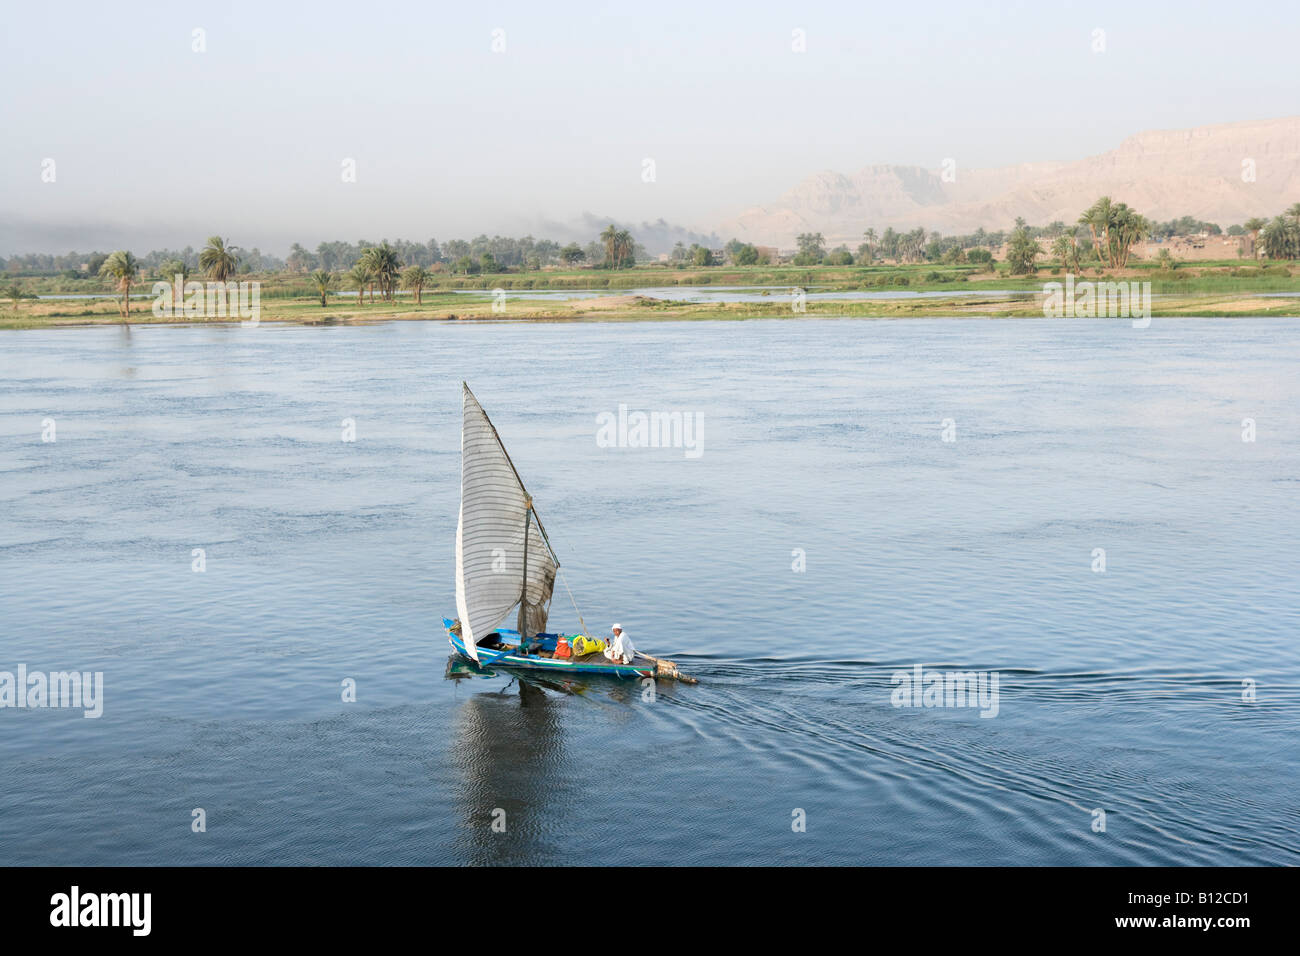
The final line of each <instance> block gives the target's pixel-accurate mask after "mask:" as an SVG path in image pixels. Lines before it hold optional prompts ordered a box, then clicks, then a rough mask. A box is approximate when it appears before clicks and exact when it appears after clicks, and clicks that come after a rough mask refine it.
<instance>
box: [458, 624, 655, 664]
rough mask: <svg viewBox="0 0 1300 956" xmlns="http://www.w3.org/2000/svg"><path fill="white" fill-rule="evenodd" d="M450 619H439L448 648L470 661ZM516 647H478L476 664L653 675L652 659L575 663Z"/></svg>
mask: <svg viewBox="0 0 1300 956" xmlns="http://www.w3.org/2000/svg"><path fill="white" fill-rule="evenodd" d="M454 623H455V622H454V621H450V620H448V619H447V618H443V620H442V624H443V627H444V628H446V630H447V640H448V641H450V642H451V646H452V648H453V649H454V650H455V651H456V653H458V654H460V655H461V656H462V657H464V658H465V659H466V660H472V658H471V657H470V656H469V654H468V653H466V651H465V644H464V642H463V641H462V640H461V637H460V635H459V634H454V633H452V630H451V627H452V625H453V624H454ZM497 633H498V634H517V632H515V631H508V630H506V629H504V628H499V629H498V630H497ZM517 652H518V647H517V646H511V645H507V647H506V649H505V650H504V651H496V650H489V649H488V648H485V647H480V648H478V663H479V666H480V667H519V668H527V669H529V670H536V671H549V672H551V673H556V674H606V675H608V676H610V677H654V676H655V664H654V662H653V661H646V660H633V662H632V663H631V664H616V663H614V662H613V661H607V660H605V659H604V658H603V657H602V658H599V659H598V660H588V661H585V662H577V661H574V660H572V659H571V658H555V657H540V656H538V655H536V654H520V653H517Z"/></svg>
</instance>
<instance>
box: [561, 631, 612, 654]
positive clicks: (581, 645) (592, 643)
mask: <svg viewBox="0 0 1300 956" xmlns="http://www.w3.org/2000/svg"><path fill="white" fill-rule="evenodd" d="M569 643H570V644H572V645H573V656H574V657H582V656H583V655H584V654H594V653H596V652H597V651H603V650H604V649H605V642H604V641H602V640H601V639H600V638H598V637H587V636H586V635H585V634H575V635H574V636H573V637H571V638H570V639H569Z"/></svg>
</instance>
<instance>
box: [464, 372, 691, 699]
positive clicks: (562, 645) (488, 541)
mask: <svg viewBox="0 0 1300 956" xmlns="http://www.w3.org/2000/svg"><path fill="white" fill-rule="evenodd" d="M461 387H462V389H463V394H462V396H461V403H462V415H463V417H462V422H461V433H460V454H461V474H460V517H459V520H458V522H457V524H456V613H457V617H456V618H455V619H454V620H452V619H449V618H443V619H442V624H443V627H445V628H446V630H447V639H448V640H449V641H450V642H451V646H452V647H453V648H454V649H455V650H456V652H457V653H459V654H461V655H463V656H465V657H466V658H468V659H469V660H471V661H473V662H474V663H475V664H478V665H481V666H484V667H486V666H489V665H491V666H493V667H522V668H531V669H536V670H547V671H555V672H559V673H569V674H572V673H582V674H609V675H612V676H617V677H664V678H673V679H676V680H681V681H686V682H688V683H692V684H693V683H696V681H695V679H694V678H691V677H687V676H686V675H685V674H682V673H681V672H680V671H678V669H677V665H676V664H674V663H673V662H672V661H666V660H660V659H659V658H656V657H651V656H650V655H648V654H642V653H640V652H634V653H633V654H632V655H631V657H630V659H626V657H624V658H619V659H614V660H611V659H610V658H609V657H608V656H606V654H605V648H604V644H603V642H600V641H597V640H595V639H594V638H592V637H591V635H589V634H588V633H587V629H586V624H585V622H583V621H582V615H581V614H579V615H578V620H579V622H580V623H582V627H583V630H582V633H581V634H561V633H552V632H548V631H547V630H546V623H547V618H548V617H549V615H550V606H551V594H552V591H553V589H554V587H555V578H556V574H557V573H558V572H559V568H560V561H559V559H558V558H557V557H556V556H555V551H554V549H552V548H551V542H550V539H549V538H548V537H547V535H546V529H545V528H544V527H543V526H542V522H541V519H540V518H539V517H538V515H537V511H536V510H535V509H534V507H533V499H532V496H531V495H530V494H529V493H528V491H527V489H526V488H524V483H523V481H522V480H521V479H520V477H519V472H518V471H516V470H515V466H514V462H512V461H511V460H510V456H509V455H508V454H507V453H506V449H505V445H504V444H502V442H501V437H500V436H499V435H498V434H497V430H496V428H495V427H494V426H493V424H492V422H491V420H490V419H489V418H488V416H487V412H485V411H483V406H481V405H480V404H479V403H478V399H476V398H475V397H474V393H473V392H471V391H470V390H469V386H468V385H467V384H465V383H464V382H462V383H461ZM516 609H517V611H516V621H515V627H514V629H509V628H503V627H501V623H502V622H503V621H505V620H506V619H507V617H508V615H509V614H510V612H511V611H512V610H516ZM574 609H575V611H576V610H577V606H576V604H575V606H574Z"/></svg>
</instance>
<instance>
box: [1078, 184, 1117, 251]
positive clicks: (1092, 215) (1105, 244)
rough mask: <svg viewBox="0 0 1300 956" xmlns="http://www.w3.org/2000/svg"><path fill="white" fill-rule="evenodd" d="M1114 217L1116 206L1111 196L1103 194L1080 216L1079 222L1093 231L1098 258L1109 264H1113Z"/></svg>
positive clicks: (1093, 242)
mask: <svg viewBox="0 0 1300 956" xmlns="http://www.w3.org/2000/svg"><path fill="white" fill-rule="evenodd" d="M1114 218H1115V207H1114V204H1113V203H1112V202H1111V201H1110V197H1109V196H1102V197H1101V198H1100V199H1098V200H1097V201H1096V202H1095V203H1093V204H1092V205H1091V206H1089V207H1088V209H1087V210H1086V211H1085V212H1084V214H1083V215H1082V216H1080V217H1079V224H1080V225H1084V226H1087V227H1088V228H1089V229H1090V230H1091V231H1092V245H1093V248H1095V249H1096V250H1097V253H1098V255H1097V258H1098V259H1100V260H1101V261H1102V263H1104V264H1107V265H1111V264H1113V257H1112V254H1111V248H1110V227H1111V223H1112V221H1113V220H1114ZM1098 229H1100V230H1101V238H1098V237H1097V230H1098Z"/></svg>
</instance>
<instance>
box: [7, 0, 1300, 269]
mask: <svg viewBox="0 0 1300 956" xmlns="http://www.w3.org/2000/svg"><path fill="white" fill-rule="evenodd" d="M10 6H11V9H7V10H6V13H5V28H4V30H2V31H0V84H3V88H4V89H5V90H6V91H7V94H8V95H6V96H5V97H2V98H0V122H3V124H4V128H5V135H4V137H3V139H0V256H6V255H12V254H20V253H25V252H45V253H66V252H67V251H69V250H70V249H74V248H75V249H79V250H90V249H96V248H98V249H112V248H123V247H125V248H134V249H150V248H160V247H174V248H181V247H184V246H186V245H198V244H200V243H202V242H203V241H204V239H205V238H206V237H207V236H210V235H212V234H213V233H220V234H222V235H223V236H229V237H230V238H231V240H232V242H234V243H236V244H238V245H240V246H241V247H244V248H253V247H261V248H262V249H264V250H267V251H269V252H273V253H275V254H277V255H285V254H286V253H287V252H288V250H289V247H290V245H291V244H292V243H294V242H300V243H302V244H303V245H305V246H307V247H308V248H314V247H315V246H316V244H317V243H319V242H321V241H328V240H348V241H356V240H358V239H360V238H363V237H364V238H368V239H370V240H373V241H378V240H380V239H382V238H385V237H387V238H390V239H395V238H405V239H411V240H419V241H427V240H428V239H429V238H430V237H435V238H437V239H438V240H440V241H445V240H446V239H448V238H451V237H460V238H470V237H472V236H475V235H478V234H480V233H487V234H489V235H492V234H502V235H513V236H522V235H525V234H527V233H531V234H533V235H534V236H538V237H542V236H546V237H548V238H553V239H556V240H560V241H568V240H570V239H575V240H582V241H588V240H590V239H591V238H592V234H591V231H590V224H591V222H592V221H604V222H608V221H610V220H613V221H615V222H617V223H619V224H620V225H622V226H625V227H627V228H630V229H632V230H633V231H634V234H637V235H638V239H642V237H641V235H640V232H646V233H647V235H646V237H645V238H644V239H642V242H643V244H644V245H645V246H646V248H647V249H649V250H651V251H663V249H664V246H663V245H660V244H659V240H658V239H656V237H655V236H652V235H649V234H648V233H651V232H656V233H660V234H662V236H663V240H664V242H666V243H669V244H671V242H674V241H676V239H677V238H679V236H678V235H676V234H674V232H673V227H677V228H678V229H681V230H686V231H688V232H693V233H695V234H697V235H700V236H709V235H716V236H717V238H719V239H720V240H723V241H725V240H726V239H729V238H731V235H730V234H729V233H728V224H729V223H730V224H735V225H736V226H737V227H744V228H746V229H751V230H752V231H753V234H754V236H755V238H760V237H761V238H765V239H766V240H767V243H768V244H777V245H780V246H782V247H785V248H789V247H790V246H791V245H792V244H793V241H794V236H795V235H797V234H798V232H799V231H801V230H802V229H806V228H812V229H814V230H817V229H821V230H822V231H823V232H825V233H827V235H828V238H832V237H838V238H840V239H842V240H844V241H847V240H848V239H849V238H853V239H857V238H859V237H860V234H861V231H862V229H863V228H865V227H866V226H867V225H874V228H877V229H880V228H883V227H885V226H888V225H889V224H890V223H891V222H896V223H897V224H898V225H897V228H901V227H903V226H906V227H907V228H909V229H910V228H916V227H917V226H926V227H927V228H932V227H937V228H941V229H942V228H944V227H945V226H949V227H951V228H958V227H960V228H972V227H974V226H977V225H983V226H984V227H985V228H988V229H1005V228H1007V227H1008V226H1009V225H1010V221H1011V219H1013V218H1014V215H1015V214H1016V213H1017V211H1019V212H1020V213H1021V214H1024V215H1025V218H1027V219H1029V220H1030V221H1031V222H1035V221H1045V220H1047V219H1048V218H1049V217H1050V218H1062V219H1064V220H1066V221H1069V220H1070V219H1071V218H1073V217H1074V216H1077V214H1078V212H1079V211H1080V210H1081V209H1082V208H1083V207H1084V206H1086V204H1087V203H1090V202H1091V201H1092V200H1093V199H1095V198H1096V195H1087V196H1086V202H1083V203H1080V202H1079V201H1078V197H1076V196H1075V195H1073V194H1072V193H1071V192H1070V190H1069V189H1068V188H1067V186H1068V184H1067V183H1065V182H1064V181H1063V179H1064V177H1065V176H1066V173H1067V171H1069V170H1070V168H1071V167H1077V168H1076V169H1075V170H1074V171H1075V172H1079V171H1082V172H1083V173H1085V174H1086V181H1087V182H1088V183H1090V184H1092V183H1096V184H1098V185H1105V184H1107V183H1109V182H1113V183H1114V184H1115V186H1116V188H1115V190H1114V191H1115V192H1116V193H1117V198H1122V199H1124V200H1125V201H1127V202H1129V203H1130V204H1131V205H1133V206H1135V207H1136V208H1138V209H1139V210H1141V211H1142V212H1143V213H1144V214H1146V215H1148V216H1181V215H1187V214H1192V215H1197V216H1201V217H1203V218H1208V219H1212V220H1215V221H1220V222H1221V224H1223V225H1225V226H1226V225H1227V224H1228V222H1227V221H1225V220H1228V219H1240V218H1242V216H1243V214H1244V213H1245V206H1246V200H1247V199H1248V197H1249V193H1247V192H1243V190H1242V188H1241V185H1240V184H1239V183H1238V184H1237V185H1236V186H1233V183H1232V181H1233V178H1234V177H1235V176H1239V174H1240V168H1239V163H1240V159H1241V158H1242V157H1241V156H1233V155H1232V150H1233V149H1236V148H1242V149H1244V148H1245V145H1242V146H1240V147H1238V145H1237V144H1229V145H1228V146H1225V147H1223V148H1222V150H1221V152H1220V155H1219V158H1218V160H1214V156H1213V155H1212V154H1214V153H1215V152H1216V151H1220V145H1219V144H1217V143H1207V144H1203V145H1204V146H1205V151H1204V159H1205V160H1206V162H1205V163H1204V164H1203V167H1198V168H1193V169H1189V170H1184V169H1183V167H1181V166H1177V165H1175V166H1173V167H1167V166H1165V165H1162V163H1160V162H1146V163H1145V164H1143V163H1141V162H1131V163H1130V162H1129V159H1125V160H1124V162H1125V163H1128V164H1129V165H1128V167H1127V168H1128V169H1130V170H1131V172H1130V173H1126V174H1125V175H1123V176H1115V177H1111V178H1110V179H1109V180H1108V179H1107V177H1106V176H1105V175H1103V173H1105V170H1104V169H1103V168H1097V169H1093V168H1091V167H1089V166H1088V163H1089V162H1090V161H1088V160H1085V157H1090V156H1091V157H1105V156H1106V155H1107V154H1108V151H1111V150H1116V149H1117V148H1118V147H1119V144H1120V143H1121V142H1123V141H1124V140H1125V138H1126V137H1131V136H1134V135H1135V134H1138V133H1140V132H1141V131H1143V130H1151V129H1170V130H1181V129H1194V128H1201V127H1208V126H1211V125H1212V124H1220V123H1234V122H1236V121H1240V120H1251V121H1255V120H1265V119H1267V118H1270V117H1281V116H1287V115H1290V114H1294V113H1295V112H1296V104H1297V103H1300V71H1297V70H1296V69H1295V49H1294V46H1295V37H1296V36H1297V35H1300V5H1295V4H1277V5H1270V6H1265V7H1261V8H1258V9H1256V8H1254V7H1250V8H1247V7H1243V8H1241V9H1240V10H1229V9H1225V8H1224V7H1223V6H1222V5H1221V4H1213V3H1198V2H1195V0H1191V2H1185V3H1179V4H1177V5H1176V6H1169V5H1145V4H1133V3H1117V2H1107V0H1097V2H1094V3H1090V4H1088V5H1086V6H1083V5H1077V4H1070V5H1061V6H1051V5H1047V6H1044V5H1028V4H1024V5H1022V4H1014V3H1007V4H1001V5H996V6H988V5H980V4H970V3H968V2H958V0H951V2H949V0H939V2H936V3H933V4H930V5H928V6H927V7H926V8H925V10H924V15H923V16H922V15H920V11H918V10H917V9H915V8H911V7H907V6H899V7H895V8H890V7H882V6H879V5H866V4H862V5H855V4H845V3H840V2H836V3H826V4H819V3H816V2H808V3H803V4H798V5H794V6H792V5H790V4H789V3H785V2H764V0H753V2H750V3H747V4H745V5H744V6H743V7H728V6H727V5H714V6H710V5H701V4H698V3H685V2H676V0H663V2H661V3H658V4H655V5H654V6H653V7H650V8H645V9H642V8H639V7H638V8H627V9H626V10H624V9H620V8H615V7H611V6H610V5H609V4H608V3H598V2H591V3H584V2H575V3H566V4H564V5H563V7H562V8H553V7H547V6H544V5H543V6H539V5H536V4H530V3H523V2H508V0H507V2H503V3H500V4H494V5H491V6H489V7H482V6H477V7H476V6H472V5H471V6H463V5H462V6H459V7H457V6H446V5H430V4H420V3H414V2H405V0H394V2H393V3H391V4H389V5H387V6H386V7H385V8H384V10H383V12H382V15H379V14H378V13H376V12H371V11H362V10H358V8H357V7H356V6H355V5H354V4H347V3H343V2H341V0H321V2H320V3H318V4H316V5H314V6H313V7H312V8H311V9H310V10H309V11H304V10H303V9H301V8H297V7H292V6H287V5H286V6H281V5H274V4H272V5H267V4H255V3H251V2H245V0H232V2H230V3H226V4H220V5H215V6H211V5H209V6H186V5H182V4H176V3H174V2H170V3H169V2H163V0H156V2H151V0H143V2H140V3H138V4H136V5H133V6H132V9H131V12H130V14H129V15H123V14H122V13H121V12H120V11H117V10H115V9H113V8H111V7H104V6H103V5H97V4H91V3H86V2H72V3H67V4H44V5H41V4H14V5H10ZM196 30H201V31H203V32H202V37H203V44H204V46H203V50H202V51H201V52H200V51H196V50H195V49H194V44H195V42H196V40H195V31H196ZM498 31H500V32H499V33H498ZM1097 31H1101V32H1102V33H1103V34H1104V41H1105V42H1104V49H1100V50H1099V49H1097V48H1096V39H1095V36H1096V34H1097ZM498 38H499V39H500V43H499V44H498V43H497V39H498ZM1290 122H1292V123H1294V121H1290ZM1265 125H1267V124H1265ZM1293 128H1294V127H1292V129H1293ZM1144 135H1146V134H1144ZM1287 136H1290V139H1287ZM1293 140H1294V136H1293V135H1292V134H1287V135H1286V136H1283V138H1282V139H1281V140H1278V141H1276V142H1278V144H1279V146H1278V148H1281V149H1284V150H1286V149H1290V147H1288V146H1287V145H1286V144H1287V143H1288V142H1293ZM1270 142H1274V141H1273V140H1270ZM1247 145H1248V144H1247ZM1162 148H1163V147H1162ZM1196 148H1197V150H1199V149H1200V146H1197V147H1196ZM1119 152H1121V153H1122V152H1123V149H1122V148H1120V149H1119ZM1169 152H1170V153H1172V154H1177V153H1178V152H1179V150H1178V148H1177V145H1176V144H1175V145H1174V146H1172V147H1170V148H1169ZM1261 152H1262V150H1261ZM1292 152H1294V150H1292ZM946 157H952V158H953V159H955V161H956V164H957V165H956V171H957V178H956V181H955V182H954V183H943V182H940V183H939V184H938V187H937V188H936V187H935V186H934V183H933V182H931V177H932V175H933V174H934V173H937V171H938V169H939V167H940V164H941V163H942V161H943V159H944V158H946ZM1147 158H1148V159H1150V157H1147ZM1173 158H1174V159H1179V158H1180V157H1178V156H1177V155H1174V156H1173ZM1258 158H1259V161H1260V165H1259V177H1260V178H1259V182H1258V183H1257V186H1259V187H1260V190H1259V191H1260V192H1261V193H1263V195H1261V199H1260V201H1259V202H1258V203H1257V204H1252V205H1251V208H1250V210H1249V212H1250V214H1253V215H1262V216H1267V215H1272V214H1274V213H1275V211H1276V210H1278V209H1280V208H1285V207H1286V206H1287V205H1289V202H1287V203H1282V204H1280V205H1279V204H1278V202H1277V201H1276V196H1275V194H1274V193H1272V192H1269V193H1264V189H1265V188H1267V189H1269V190H1273V189H1274V187H1275V186H1276V188H1278V189H1282V188H1284V187H1283V186H1278V185H1277V184H1276V183H1275V182H1273V181H1272V180H1271V179H1270V178H1269V177H1271V176H1273V175H1274V173H1273V172H1272V171H1271V167H1270V166H1269V165H1268V163H1267V162H1266V157H1264V156H1263V155H1261V156H1260V157H1258ZM47 159H49V160H53V161H54V162H55V163H56V164H57V180H54V181H45V180H43V179H42V173H43V163H44V162H45V160H47ZM349 159H350V160H353V161H355V169H356V177H355V181H350V182H345V181H343V179H342V177H341V168H342V164H343V163H344V161H345V160H349ZM1130 159H1131V157H1130ZM646 160H652V161H653V163H654V176H653V178H652V179H650V180H647V179H646V178H645V176H644V173H645V165H644V163H645V161H646ZM1211 160H1214V161H1213V162H1211ZM1219 160H1221V161H1222V162H1223V163H1229V168H1228V169H1226V170H1224V169H1219V168H1218V166H1217V165H1216V163H1217V162H1218V161H1219ZM1019 163H1029V164H1031V165H1029V166H1027V167H1019V166H1017V165H1016V164H1019ZM885 164H888V166H887V167H886V166H885ZM1103 165H1104V164H1103ZM864 168H867V169H873V170H878V172H873V173H869V174H866V175H862V176H860V175H859V174H856V173H854V171H855V170H862V169H864ZM817 170H836V171H839V173H841V174H843V177H844V179H843V181H841V180H840V179H839V178H837V176H836V175H830V176H829V178H827V175H826V174H821V175H819V176H817V177H816V178H815V179H814V181H813V182H812V183H808V182H805V181H806V180H807V177H809V176H810V175H813V174H815V173H816V172H817ZM881 170H883V171H881ZM900 170H903V171H902V172H900ZM977 170H985V171H988V172H986V173H979V172H976V171H977ZM1180 170H1182V171H1180ZM927 171H930V172H927ZM1184 172H1187V173H1189V174H1191V175H1193V176H1194V177H1195V179H1196V181H1195V182H1192V181H1191V180H1186V179H1185V178H1181V177H1183V176H1184ZM1020 175H1023V176H1024V177H1025V179H1024V180H1023V181H1020V180H1018V179H1016V178H1015V177H1016V176H1020ZM1216 176H1217V177H1219V178H1220V179H1221V180H1222V181H1221V182H1220V183H1219V184H1218V185H1217V186H1215V185H1206V183H1207V181H1208V180H1209V179H1211V178H1213V177H1216ZM1053 177H1055V179H1054V178H1053ZM1139 179H1140V180H1141V183H1138V182H1137V181H1138V180H1139ZM801 182H803V183H804V185H802V186H801V185H799V184H800V183H801ZM1130 183H1134V184H1137V185H1143V186H1145V187H1146V188H1147V189H1148V192H1141V191H1140V190H1135V191H1134V192H1132V193H1131V194H1129V193H1126V192H1125V191H1124V190H1123V189H1122V188H1121V187H1124V186H1126V185H1128V184H1130ZM791 189H796V191H797V195H796V196H795V197H793V199H792V200H791V201H789V202H785V201H783V200H782V199H781V197H782V194H783V193H787V192H788V191H790V190H791ZM1040 191H1042V192H1043V194H1042V195H1040ZM1095 191H1096V190H1093V189H1092V187H1091V185H1090V186H1089V192H1095ZM1295 198H1296V197H1291V198H1290V201H1295ZM940 200H942V201H940ZM1183 202H1190V203H1191V204H1190V205H1182V203H1183ZM949 206H951V207H952V208H946V207H949ZM756 207H757V208H764V209H766V210H767V212H765V213H762V214H758V213H754V212H752V210H754V209H755V208H756ZM857 207H860V208H858V211H859V212H861V216H857V215H856V213H855V214H854V215H849V214H848V213H849V212H850V210H851V209H853V208H857ZM747 210H750V211H749V212H747ZM841 212H843V213H844V214H843V215H840V213H841ZM1067 213H1068V214H1069V215H1067ZM931 214H932V215H931ZM773 216H776V217H778V218H777V219H776V220H773V219H772V218H771V217H773ZM918 216H919V217H920V218H918ZM782 217H784V219H785V220H787V222H786V225H788V227H789V228H785V227H784V226H783V225H782V223H781V218H782ZM895 217H897V218H895ZM854 218H857V219H860V220H861V221H854V222H852V223H850V222H849V220H850V219H854ZM661 219H662V220H664V221H665V223H666V226H665V227H656V228H655V229H650V230H644V229H643V230H638V226H639V225H640V224H642V223H657V222H658V221H659V220H661ZM873 220H874V222H873ZM774 226H780V228H773V227H774ZM850 227H851V228H850ZM680 237H682V238H686V241H687V243H688V244H689V241H690V239H689V238H688V237H686V234H685V233H682V234H681V236H680ZM647 240H648V241H647Z"/></svg>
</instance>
